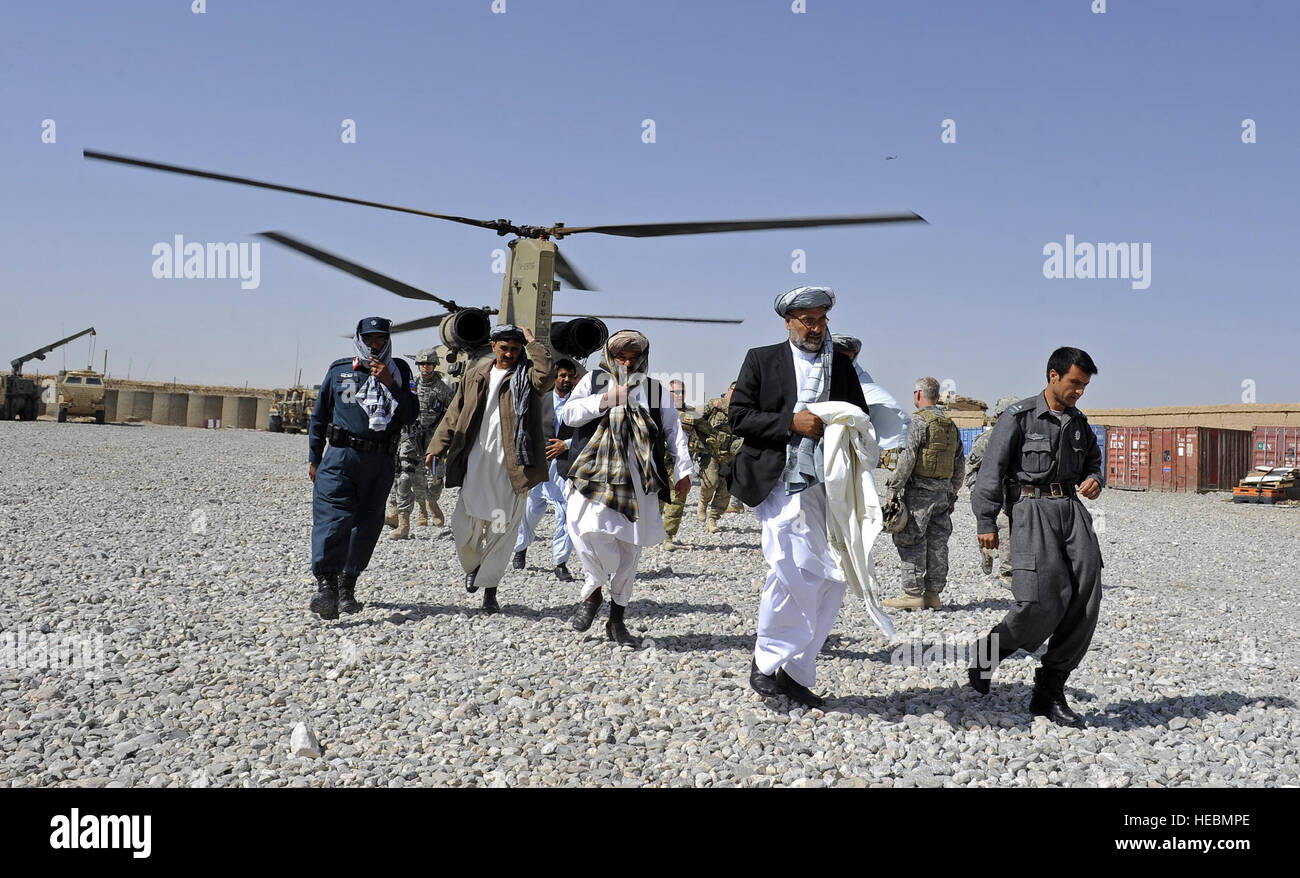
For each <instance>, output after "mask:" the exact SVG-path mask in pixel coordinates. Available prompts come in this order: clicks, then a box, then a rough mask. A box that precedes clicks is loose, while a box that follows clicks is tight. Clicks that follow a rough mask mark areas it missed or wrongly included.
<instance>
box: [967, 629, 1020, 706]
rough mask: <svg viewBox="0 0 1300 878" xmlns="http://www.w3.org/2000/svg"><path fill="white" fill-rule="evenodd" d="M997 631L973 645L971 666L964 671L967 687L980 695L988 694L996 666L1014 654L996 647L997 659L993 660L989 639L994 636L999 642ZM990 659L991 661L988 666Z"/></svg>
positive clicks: (1011, 650) (1012, 650) (1009, 650)
mask: <svg viewBox="0 0 1300 878" xmlns="http://www.w3.org/2000/svg"><path fill="white" fill-rule="evenodd" d="M997 632H998V629H997V628H994V629H993V630H992V631H990V632H989V633H988V634H986V635H985V636H984V639H983V640H981V641H980V642H979V643H977V644H976V645H975V658H974V661H973V662H972V663H971V666H970V667H969V668H967V669H966V675H967V677H968V679H969V685H970V687H971V688H972V689H974V690H975V691H976V692H978V693H979V694H980V695H988V694H989V684H990V683H991V682H992V681H993V672H994V671H996V670H997V668H998V665H1000V664H1002V662H1003V661H1005V660H1006V658H1007V656H1009V655H1011V654H1012V653H1013V652H1015V650H1014V649H1006V648H1005V647H1002V646H999V647H998V654H997V658H996V659H993V647H992V640H991V638H992V637H993V636H994V635H995V634H996V635H997V636H998V640H999V641H1001V639H1002V636H1001V635H1000V634H997ZM990 659H993V661H992V663H991V664H990V663H989V661H990Z"/></svg>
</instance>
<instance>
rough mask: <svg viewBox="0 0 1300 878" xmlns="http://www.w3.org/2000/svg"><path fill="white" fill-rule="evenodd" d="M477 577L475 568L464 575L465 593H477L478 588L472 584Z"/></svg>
mask: <svg viewBox="0 0 1300 878" xmlns="http://www.w3.org/2000/svg"><path fill="white" fill-rule="evenodd" d="M475 576H478V568H477V567H475V568H474V569H473V570H471V571H470V572H469V573H466V574H465V591H467V592H469V593H470V594H473V593H474V592H476V591H478V586H477V585H475V584H474V577H475Z"/></svg>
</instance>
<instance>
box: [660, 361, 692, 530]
mask: <svg viewBox="0 0 1300 878" xmlns="http://www.w3.org/2000/svg"><path fill="white" fill-rule="evenodd" d="M668 390H669V392H670V393H672V395H673V407H674V408H676V409H677V415H678V417H679V418H681V422H682V431H683V432H684V433H685V434H686V439H687V442H688V443H689V445H690V448H691V456H692V457H694V456H695V453H696V447H697V443H696V437H695V424H696V413H695V411H694V410H692V409H688V408H687V407H686V385H685V384H684V383H682V382H681V381H677V380H673V381H669V382H668ZM664 465H665V466H666V467H667V468H668V472H673V458H672V455H671V454H670V453H668V451H667V449H666V448H665V451H664ZM661 505H662V506H663V516H664V532H665V533H667V534H668V536H667V538H666V539H665V540H664V541H663V543H662V545H663V548H664V549H666V550H668V551H670V552H671V551H672V550H673V548H674V545H673V540H674V539H675V538H676V536H677V531H678V529H679V528H680V527H681V526H682V513H683V512H684V511H685V510H686V498H684V497H683V498H682V499H680V500H678V499H677V495H676V493H674V494H673V496H672V502H671V503H667V504H661Z"/></svg>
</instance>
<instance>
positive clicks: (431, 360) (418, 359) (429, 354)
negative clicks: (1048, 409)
mask: <svg viewBox="0 0 1300 878" xmlns="http://www.w3.org/2000/svg"><path fill="white" fill-rule="evenodd" d="M415 365H417V366H425V365H433V366H436V365H438V352H437V351H435V350H434V349H433V348H425V349H424V350H422V351H420V352H419V353H418V354H416V355H415ZM1012 402H1015V400H1012Z"/></svg>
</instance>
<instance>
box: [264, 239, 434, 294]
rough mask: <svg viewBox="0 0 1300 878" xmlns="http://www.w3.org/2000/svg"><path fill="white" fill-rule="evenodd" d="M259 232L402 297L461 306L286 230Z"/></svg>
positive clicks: (278, 242) (276, 241)
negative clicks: (321, 247) (288, 233)
mask: <svg viewBox="0 0 1300 878" xmlns="http://www.w3.org/2000/svg"><path fill="white" fill-rule="evenodd" d="M257 234H258V237H260V238H266V239H267V240H269V241H274V242H275V243H277V244H281V245H283V246H285V247H288V248H289V249H291V250H297V251H298V252H299V253H301V254H303V255H304V256H310V257H311V258H312V259H315V260H316V261H317V262H323V263H325V264H326V265H329V266H332V267H334V268H337V269H338V270H339V271H346V272H347V273H348V274H350V275H352V276H353V277H359V278H361V279H362V280H364V281H366V282H367V283H372V284H374V285H375V286H377V287H382V288H383V289H386V290H388V291H389V292H390V293H396V294H397V295H399V296H401V297H402V298H405V299H421V300H423V301H426V302H437V303H438V304H439V305H442V306H443V307H444V308H447V309H448V310H450V311H455V310H456V309H457V308H459V307H460V306H459V305H457V304H456V303H455V302H449V301H447V300H446V299H440V298H438V297H437V296H435V295H434V294H433V293H426V292H425V291H424V290H422V289H419V288H418V287H413V286H411V285H410V284H408V283H403V282H402V281H400V280H397V279H396V278H391V277H389V276H388V275H386V274H380V273H379V272H377V271H375V270H374V269H370V268H366V267H365V266H364V265H359V264H357V263H355V262H352V261H351V260H348V259H344V258H343V257H342V256H337V255H335V254H333V253H328V252H326V251H324V250H321V249H320V248H318V247H313V246H312V245H311V244H308V243H306V242H305V241H299V240H298V239H297V238H294V237H292V236H290V235H286V234H285V233H284V232H258V233H257Z"/></svg>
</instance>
